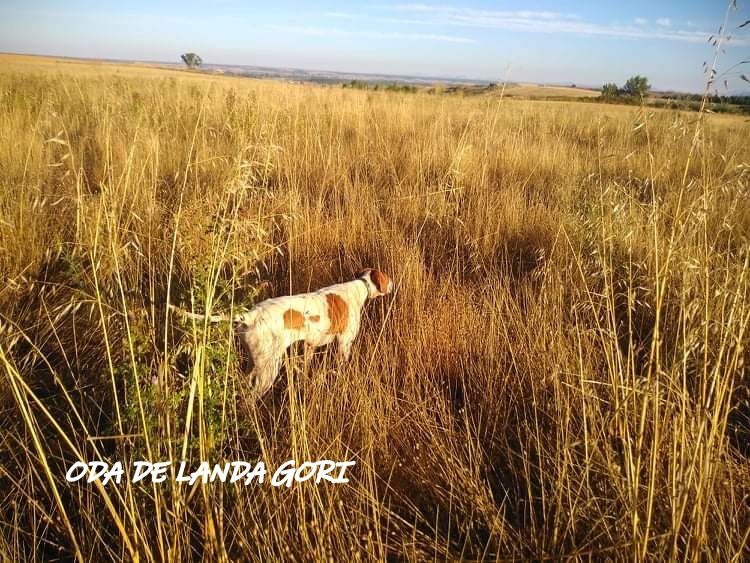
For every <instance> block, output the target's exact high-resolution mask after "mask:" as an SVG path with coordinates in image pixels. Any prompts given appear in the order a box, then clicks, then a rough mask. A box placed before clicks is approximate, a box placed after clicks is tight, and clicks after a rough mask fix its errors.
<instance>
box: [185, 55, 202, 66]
mask: <svg viewBox="0 0 750 563" xmlns="http://www.w3.org/2000/svg"><path fill="white" fill-rule="evenodd" d="M180 58H181V59H182V62H183V63H185V64H186V65H187V67H188V68H198V67H199V66H201V64H203V59H201V58H200V57H199V56H198V55H196V54H195V53H185V54H184V55H181V56H180Z"/></svg>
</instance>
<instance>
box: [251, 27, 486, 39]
mask: <svg viewBox="0 0 750 563" xmlns="http://www.w3.org/2000/svg"><path fill="white" fill-rule="evenodd" d="M265 27H266V28H268V29H270V30H272V31H276V32H280V33H291V34H299V35H315V36H319V37H331V36H337V37H368V38H371V39H405V40H411V41H438V42H444V43H476V41H475V40H474V39H469V38H467V37H457V36H454V35H441V34H436V33H408V32H406V33H402V32H398V31H351V30H347V29H339V28H332V27H314V26H302V25H267V26H265Z"/></svg>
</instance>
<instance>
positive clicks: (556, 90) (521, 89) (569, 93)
mask: <svg viewBox="0 0 750 563" xmlns="http://www.w3.org/2000/svg"><path fill="white" fill-rule="evenodd" d="M504 95H506V96H511V97H513V96H517V97H521V98H598V97H599V96H600V95H601V92H600V91H599V90H592V89H590V88H573V87H571V86H541V85H539V84H514V85H510V86H508V87H507V88H505V92H504Z"/></svg>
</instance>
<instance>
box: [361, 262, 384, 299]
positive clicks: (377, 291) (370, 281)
mask: <svg viewBox="0 0 750 563" xmlns="http://www.w3.org/2000/svg"><path fill="white" fill-rule="evenodd" d="M357 279H360V280H362V281H364V282H365V283H366V284H367V289H368V291H369V297H370V298H373V297H382V296H383V295H388V294H389V293H391V292H392V291H393V280H392V279H391V278H390V277H388V274H386V273H385V272H381V271H380V270H375V269H374V268H366V269H364V270H362V271H361V272H359V273H358V274H357Z"/></svg>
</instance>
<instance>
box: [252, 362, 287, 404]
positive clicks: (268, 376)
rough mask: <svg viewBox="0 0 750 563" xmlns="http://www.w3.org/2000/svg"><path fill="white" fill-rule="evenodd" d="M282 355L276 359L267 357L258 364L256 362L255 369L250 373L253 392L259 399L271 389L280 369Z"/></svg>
mask: <svg viewBox="0 0 750 563" xmlns="http://www.w3.org/2000/svg"><path fill="white" fill-rule="evenodd" d="M282 358H283V354H281V355H279V356H278V357H275V358H274V357H267V358H264V359H262V360H261V361H259V362H256V364H255V367H254V368H253V371H252V373H251V377H252V381H253V387H254V389H253V391H254V393H255V396H256V397H258V398H260V397H262V396H263V395H265V394H266V393H268V391H269V390H270V389H271V387H273V383H274V381H276V376H277V375H278V373H279V369H280V368H281V360H282Z"/></svg>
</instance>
